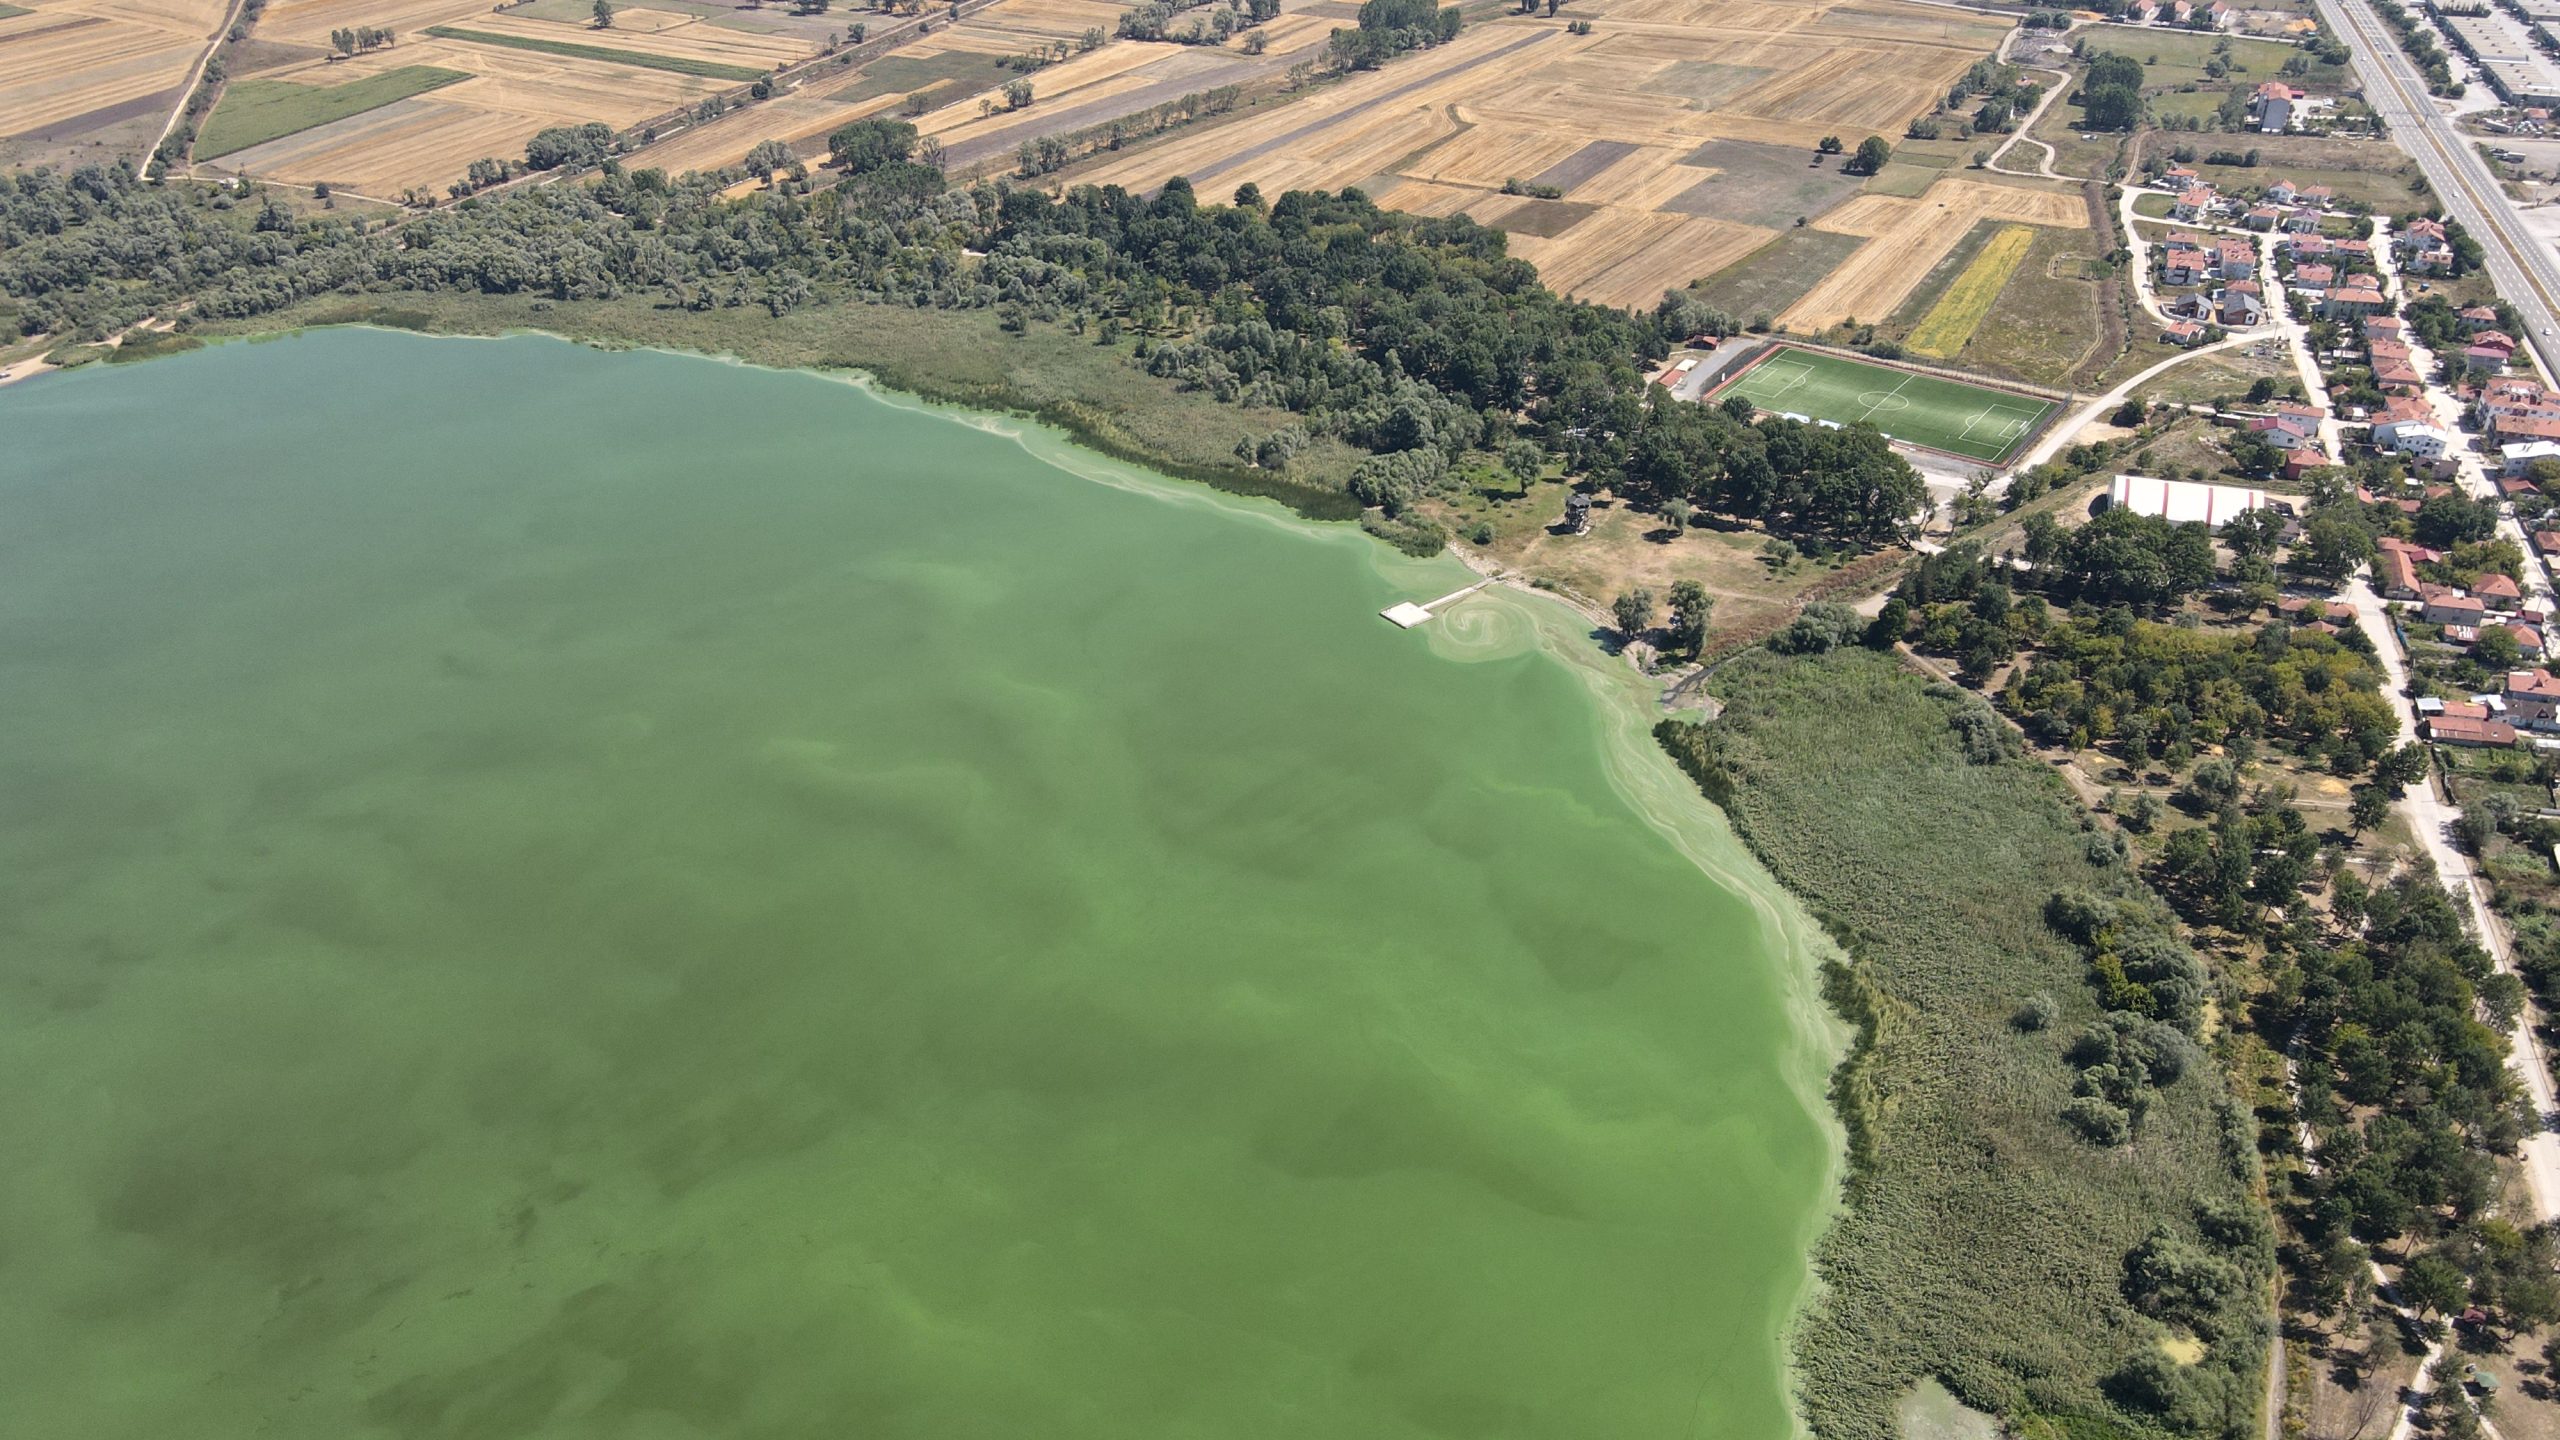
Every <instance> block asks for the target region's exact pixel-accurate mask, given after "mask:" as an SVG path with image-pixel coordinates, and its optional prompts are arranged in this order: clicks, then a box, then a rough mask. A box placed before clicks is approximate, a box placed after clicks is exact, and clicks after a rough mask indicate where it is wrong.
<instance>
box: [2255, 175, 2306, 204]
mask: <svg viewBox="0 0 2560 1440" xmlns="http://www.w3.org/2000/svg"><path fill="white" fill-rule="evenodd" d="M2300 193H2302V192H2300V191H2298V190H2296V189H2294V188H2293V182H2292V181H2290V180H2279V181H2277V182H2276V183H2274V184H2273V185H2270V186H2268V187H2267V188H2266V189H2264V190H2261V191H2259V192H2258V198H2260V199H2262V200H2264V201H2266V202H2267V203H2268V204H2270V205H2290V204H2292V203H2293V197H2294V196H2296V195H2298V194H2300Z"/></svg>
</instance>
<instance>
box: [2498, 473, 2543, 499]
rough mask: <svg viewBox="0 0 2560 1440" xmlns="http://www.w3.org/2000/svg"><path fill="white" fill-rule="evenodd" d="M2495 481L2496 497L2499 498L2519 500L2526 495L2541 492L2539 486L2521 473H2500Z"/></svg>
mask: <svg viewBox="0 0 2560 1440" xmlns="http://www.w3.org/2000/svg"><path fill="white" fill-rule="evenodd" d="M2497 483H2498V498H2499V499H2501V500H2521V499H2523V498H2524V497H2526V496H2527V495H2539V494H2541V493H2542V487H2541V486H2539V485H2536V484H2534V483H2533V481H2532V480H2531V479H2529V478H2527V477H2525V476H2522V475H2501V476H2499V477H2498V482H2497Z"/></svg>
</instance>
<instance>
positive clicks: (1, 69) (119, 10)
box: [0, 0, 228, 162]
mask: <svg viewBox="0 0 2560 1440" xmlns="http://www.w3.org/2000/svg"><path fill="white" fill-rule="evenodd" d="M16 3H17V6H18V8H20V9H23V10H25V11H26V13H25V14H22V15H10V16H8V17H6V18H0V142H5V151H6V153H5V155H0V158H5V159H10V160H17V161H21V162H27V161H35V160H43V159H55V158H70V157H73V156H81V155H82V152H83V151H103V152H106V153H114V154H124V155H130V156H134V157H136V158H139V157H140V155H141V153H142V152H143V151H144V150H146V149H148V148H149V147H150V145H151V143H152V142H153V141H154V140H155V139H157V138H158V136H159V134H160V127H161V125H162V124H163V123H164V122H165V121H167V120H168V118H169V114H170V112H171V111H172V110H174V109H175V108H176V107H177V104H178V101H179V100H180V99H181V98H182V97H181V96H180V94H179V89H180V87H181V86H183V85H184V84H185V83H186V80H187V75H188V73H189V72H190V71H191V70H192V69H193V68H194V66H195V62H196V57H197V56H199V55H201V54H203V53H204V48H205V46H206V44H207V43H209V42H210V41H211V40H212V39H213V32H214V29H215V27H216V26H218V25H220V24H221V22H222V18H223V16H224V14H225V13H226V12H227V9H228V6H227V5H226V3H225V0H16ZM83 158H85V157H83Z"/></svg>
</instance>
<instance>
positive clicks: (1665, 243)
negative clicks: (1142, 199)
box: [1070, 0, 2003, 305]
mask: <svg viewBox="0 0 2560 1440" xmlns="http://www.w3.org/2000/svg"><path fill="white" fill-rule="evenodd" d="M1571 18H1574V19H1581V20H1588V21H1590V22H1591V23H1592V26H1593V32H1592V33H1591V34H1589V35H1573V34H1570V33H1568V32H1567V31H1566V29H1565V28H1564V26H1565V21H1564V19H1563V18H1556V19H1549V18H1547V17H1544V16H1518V15H1513V16H1503V17H1500V18H1497V19H1493V20H1490V21H1486V22H1484V23H1481V24H1478V25H1475V26H1472V27H1470V28H1469V29H1468V30H1467V31H1466V32H1465V33H1463V34H1461V35H1460V36H1459V38H1458V39H1457V40H1455V41H1454V42H1452V43H1450V44H1448V45H1444V46H1441V47H1439V48H1438V49H1435V50H1431V51H1427V52H1425V53H1423V54H1421V55H1417V56H1411V57H1408V58H1406V59H1402V60H1399V61H1396V62H1395V63H1393V64H1390V65H1387V66H1385V67H1383V68H1381V69H1379V70H1376V71H1373V72H1370V73H1368V74H1365V75H1359V76H1355V77H1353V78H1351V79H1349V80H1347V81H1344V82H1342V83H1340V84H1338V85H1333V86H1329V87H1326V88H1323V89H1320V90H1318V91H1316V92H1315V93H1313V94H1312V95H1310V96H1309V97H1308V98H1307V99H1305V100H1303V101H1300V102H1298V103H1296V104H1293V105H1289V106H1285V107H1282V108H1280V109H1278V110H1276V111H1265V112H1257V113H1255V114H1254V115H1252V116H1250V117H1248V118H1247V119H1246V120H1245V121H1243V122H1240V123H1233V124H1225V125H1217V126H1210V127H1203V128H1201V129H1197V130H1194V131H1191V132H1188V133H1185V134H1182V135H1179V136H1176V137H1174V138H1173V139H1171V140H1170V141H1168V142H1166V143H1164V144H1161V145H1155V146H1150V147H1147V148H1145V149H1142V150H1138V151H1134V152H1130V153H1127V154H1124V155H1120V156H1116V157H1110V158H1106V159H1104V160H1102V161H1100V162H1098V163H1095V164H1092V165H1089V166H1086V167H1082V168H1080V169H1079V170H1077V171H1075V172H1073V173H1072V174H1071V176H1070V178H1071V179H1073V180H1079V181H1084V180H1090V181H1094V182H1097V183H1107V184H1119V185H1126V186H1129V187H1131V188H1133V189H1151V188H1153V187H1155V186H1157V185H1161V184H1162V183H1164V181H1166V180H1167V179H1170V178H1171V177H1173V176H1175V175H1187V176H1189V177H1190V179H1191V181H1192V183H1193V184H1194V185H1196V186H1198V187H1199V188H1200V191H1201V193H1202V194H1203V195H1206V196H1224V195H1225V194H1227V193H1228V192H1230V191H1232V190H1233V189H1235V188H1236V187H1237V186H1239V185H1241V184H1243V183H1245V182H1247V181H1251V182H1252V183H1254V184H1256V185H1258V186H1260V187H1261V188H1262V189H1263V191H1264V192H1265V193H1278V192H1279V191H1281V190H1288V189H1336V188H1340V187H1342V186H1346V185H1359V186H1363V187H1365V188H1367V189H1368V190H1369V191H1370V193H1371V194H1372V195H1373V196H1375V197H1376V198H1377V199H1378V200H1379V202H1380V203H1381V204H1384V205H1387V206H1390V207H1394V208H1401V209H1415V210H1421V211H1424V212H1427V213H1433V214H1457V213H1464V214H1466V215H1469V216H1471V217H1473V218H1475V219H1477V220H1479V221H1482V222H1484V223H1487V224H1493V225H1503V226H1505V227H1506V228H1512V229H1513V238H1512V248H1513V250H1514V252H1515V253H1517V254H1519V255H1521V256H1522V257H1524V258H1526V259H1528V260H1530V261H1532V262H1534V263H1535V264H1536V265H1537V266H1538V267H1539V269H1540V272H1541V274H1542V275H1543V276H1544V278H1545V279H1546V281H1547V283H1548V284H1549V285H1551V286H1553V287H1555V288H1557V289H1559V290H1563V291H1567V292H1570V293H1572V294H1575V295H1579V296H1581V297H1583V298H1585V299H1590V300H1599V301H1604V302H1608V303H1613V304H1624V305H1650V304H1652V303H1653V302H1654V301H1655V300H1657V299H1659V298H1660V297H1661V294H1662V292H1663V291H1664V290H1666V289H1670V288H1673V287H1675V286H1679V285H1684V284H1686V283H1688V282H1689V281H1691V280H1693V279H1696V278H1698V277H1700V276H1703V275H1706V274H1709V273H1711V272H1713V271H1715V270H1718V269H1721V268H1723V267H1724V266H1726V265H1728V264H1731V263H1732V262H1734V261H1736V260H1739V259H1741V258H1742V257H1743V256H1746V255H1748V254H1750V253H1751V252H1752V251H1753V250H1755V249H1757V248H1759V247H1760V246H1762V245H1764V244H1766V243H1767V242H1768V241H1769V240H1770V239H1771V238H1773V237H1774V236H1775V235H1776V234H1777V233H1778V232H1779V231H1780V230H1781V229H1782V228H1785V227H1787V226H1789V225H1792V223H1793V222H1794V220H1795V218H1796V217H1798V216H1806V217H1811V216H1816V215H1819V214H1821V213H1822V212H1823V211H1824V210H1826V209H1828V208H1829V207H1830V206H1832V205H1836V204H1838V203H1839V202H1840V200H1841V199H1842V198H1844V197H1845V196H1847V195H1849V194H1851V193H1853V192H1854V191H1855V190H1856V189H1857V188H1858V186H1857V182H1856V181H1855V180H1854V179H1849V178H1847V177H1841V176H1840V175H1839V174H1838V171H1837V167H1836V165H1825V166H1821V167H1816V166H1814V165H1812V164H1811V163H1810V161H1811V157H1812V147H1813V143H1814V141H1816V140H1818V139H1820V138H1821V137H1823V136H1825V135H1838V136H1840V137H1841V139H1842V140H1843V141H1844V142H1845V143H1846V144H1848V145H1849V146H1851V147H1854V146H1855V145H1856V144H1857V143H1858V141H1860V140H1861V139H1864V138H1865V137H1866V136H1867V135H1870V134H1876V135H1883V136H1885V137H1887V138H1888V139H1898V138H1899V137H1900V136H1901V134H1902V132H1903V128H1904V126H1905V125H1906V124H1908V122H1909V121H1910V120H1911V119H1912V117H1914V116H1916V115H1918V114H1920V113H1922V112H1923V111H1925V110H1927V109H1928V108H1929V107H1930V106H1931V105H1932V104H1933V103H1934V102H1935V101H1936V100H1937V99H1938V97H1939V96H1941V95H1942V94H1944V93H1945V91H1946V88H1947V86H1948V85H1949V83H1951V82H1952V81H1953V80H1954V79H1955V77H1956V76H1957V75H1958V74H1960V73H1962V72H1963V70H1964V69H1965V67H1967V66H1968V65H1970V64H1972V63H1973V62H1974V61H1975V60H1976V59H1978V58H1980V57H1981V56H1983V55H1985V54H1988V53H1989V52H1990V51H1991V49H1992V48H1993V46H1995V45H1996V44H1997V43H1998V41H1999V38H2000V35H2001V33H2002V29H2003V27H2002V26H2001V25H2000V24H1999V23H1998V22H1997V21H1995V20H1988V19H1985V18H1983V17H1979V16H1975V15H1972V14H1969V13H1966V12H1962V11H1956V10H1949V9H1942V8H1936V7H1930V6H1924V5H1917V4H1910V3H1905V0H1588V3H1578V4H1577V5H1576V6H1575V7H1574V11H1573V16H1572V17H1571ZM1513 179H1517V180H1520V181H1522V182H1525V183H1527V184H1531V185H1552V186H1555V187H1557V188H1559V189H1561V190H1562V191H1563V192H1564V194H1563V197H1562V198H1563V200H1564V202H1566V203H1568V204H1571V205H1576V206H1582V207H1587V208H1586V209H1585V210H1584V211H1583V212H1582V213H1581V214H1580V215H1579V216H1578V217H1576V218H1573V219H1572V221H1571V223H1568V224H1564V225H1562V226H1561V227H1560V228H1559V227H1558V225H1557V223H1556V222H1557V221H1558V220H1559V219H1560V218H1563V217H1564V215H1565V214H1567V213H1569V212H1559V211H1557V210H1555V209H1554V208H1552V202H1541V201H1533V200H1526V199H1524V198H1523V197H1521V196H1519V195H1506V194H1503V193H1502V190H1503V186H1504V183H1505V182H1506V181H1509V180H1513ZM1515 219H1516V220H1517V221H1519V222H1520V223H1519V225H1518V226H1517V227H1516V228H1514V227H1513V225H1512V223H1511V222H1513V221H1514V220H1515ZM1959 233H1961V232H1960V231H1959ZM1923 268H1925V267H1923Z"/></svg>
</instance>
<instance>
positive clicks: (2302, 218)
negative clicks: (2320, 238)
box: [2282, 210, 2320, 235]
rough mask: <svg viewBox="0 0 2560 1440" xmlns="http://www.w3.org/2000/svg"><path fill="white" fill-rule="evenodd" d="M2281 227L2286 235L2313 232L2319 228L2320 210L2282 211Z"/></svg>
mask: <svg viewBox="0 0 2560 1440" xmlns="http://www.w3.org/2000/svg"><path fill="white" fill-rule="evenodd" d="M2282 228H2283V230H2284V232H2285V233H2286V234H2288V235H2310V234H2315V233H2317V232H2318V231H2319V229H2320V212H2319V211H2317V210H2288V211H2286V212H2285V213H2284V225H2283V227H2282Z"/></svg>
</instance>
